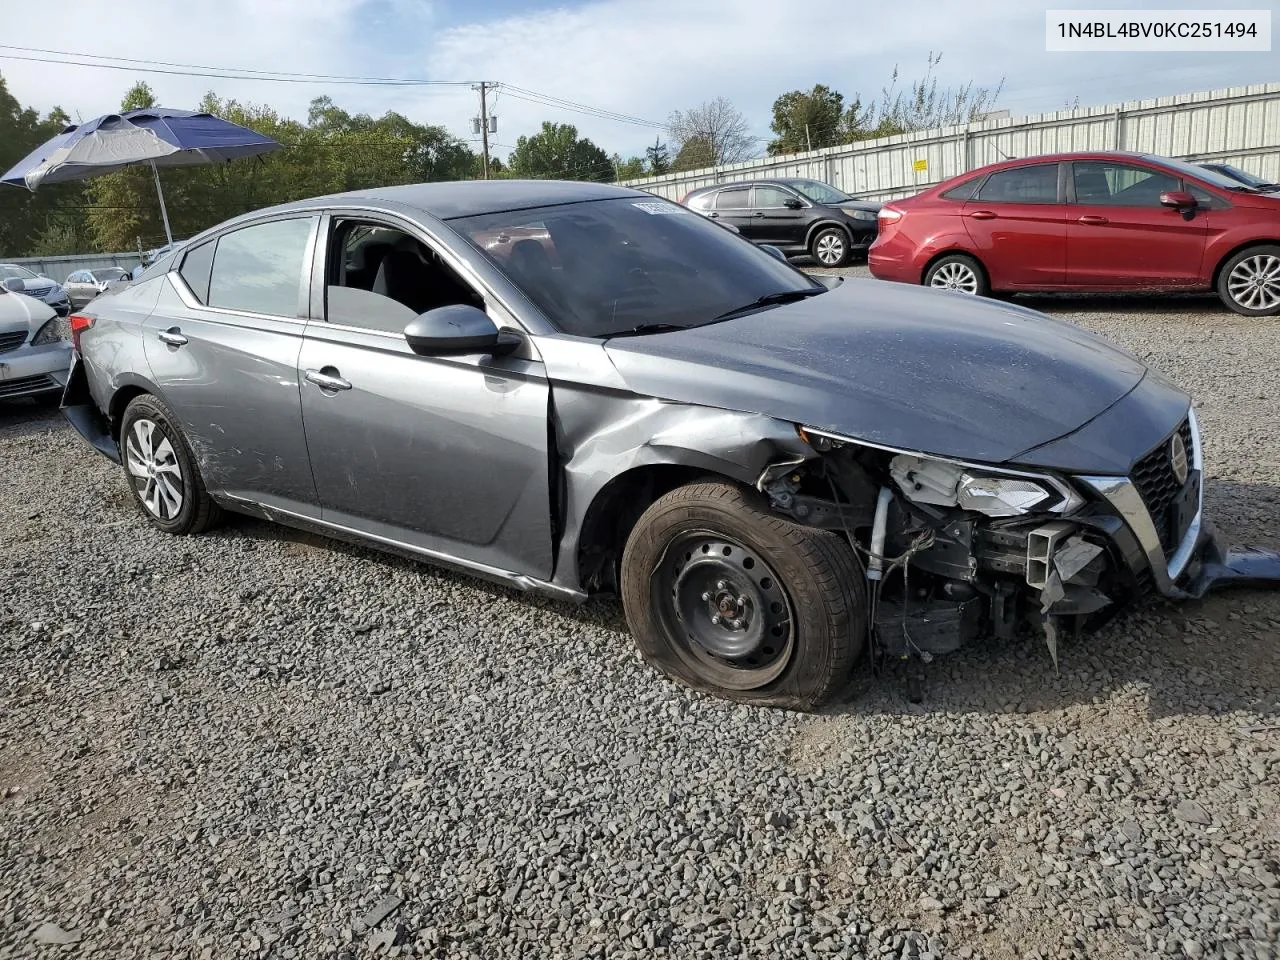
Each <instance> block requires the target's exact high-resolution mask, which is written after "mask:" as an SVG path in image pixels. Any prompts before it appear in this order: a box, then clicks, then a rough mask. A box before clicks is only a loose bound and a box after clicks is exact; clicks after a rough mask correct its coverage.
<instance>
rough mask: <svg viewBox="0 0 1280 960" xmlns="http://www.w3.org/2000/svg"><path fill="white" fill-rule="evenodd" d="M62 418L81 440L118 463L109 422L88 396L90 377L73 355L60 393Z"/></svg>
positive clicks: (117, 449) (118, 459)
mask: <svg viewBox="0 0 1280 960" xmlns="http://www.w3.org/2000/svg"><path fill="white" fill-rule="evenodd" d="M62 415H63V417H65V418H66V421H67V423H69V424H71V426H72V428H73V429H74V430H75V431H76V433H78V434H80V437H81V438H82V439H83V440H84V441H85V443H87V444H89V446H91V447H93V449H95V450H97V451H98V452H99V453H100V454H102V455H103V456H104V457H106V458H107V459H108V460H111V461H113V462H115V463H119V462H120V445H119V444H118V443H116V439H115V437H114V436H113V435H112V432H111V422H110V421H109V420H108V419H107V417H106V415H105V414H103V412H102V411H101V410H99V409H98V405H97V404H96V403H94V402H93V397H92V395H91V394H90V393H89V378H88V376H87V375H86V374H85V371H84V364H83V363H81V362H80V357H79V356H78V355H76V354H74V353H73V354H72V363H71V372H70V374H68V376H67V377H66V388H65V389H64V390H63V392H62Z"/></svg>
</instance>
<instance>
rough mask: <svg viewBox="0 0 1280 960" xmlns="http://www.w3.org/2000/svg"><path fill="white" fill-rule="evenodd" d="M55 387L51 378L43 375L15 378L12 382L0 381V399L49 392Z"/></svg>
mask: <svg viewBox="0 0 1280 960" xmlns="http://www.w3.org/2000/svg"><path fill="white" fill-rule="evenodd" d="M57 385H58V384H57V383H56V382H55V381H54V379H53V377H50V376H48V375H47V374H43V373H42V374H40V376H38V377H15V378H14V379H12V380H0V397H17V396H21V395H22V394H24V393H35V392H37V391H39V390H51V389H53V388H54V387H56V386H57Z"/></svg>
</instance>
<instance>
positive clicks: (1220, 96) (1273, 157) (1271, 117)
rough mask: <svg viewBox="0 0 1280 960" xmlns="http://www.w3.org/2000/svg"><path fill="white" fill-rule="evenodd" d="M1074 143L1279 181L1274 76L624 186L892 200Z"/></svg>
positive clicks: (1279, 90) (1278, 97)
mask: <svg viewBox="0 0 1280 960" xmlns="http://www.w3.org/2000/svg"><path fill="white" fill-rule="evenodd" d="M1078 150H1129V151H1136V152H1141V153H1157V154H1162V155H1164V156H1168V157H1176V158H1179V159H1188V160H1214V161H1219V162H1226V163H1231V164H1234V165H1236V166H1240V167H1243V168H1244V169H1246V170H1249V171H1251V172H1253V173H1255V174H1257V175H1258V176H1261V177H1266V178H1267V179H1268V180H1272V181H1280V83H1267V84H1257V85H1254V86H1248V87H1231V88H1229V89H1225V90H1211V91H1206V92H1203V93H1188V94H1181V95H1178V96H1174V97H1160V98H1159V99H1156V100H1133V101H1130V102H1128V103H1120V104H1113V105H1110V106H1105V107H1081V108H1078V109H1075V110H1059V111H1056V112H1054V113H1041V114H1036V115H1033V116H1026V117H1014V118H1000V119H991V120H984V121H980V122H976V123H971V124H968V125H966V126H957V127H944V128H942V129H939V130H926V131H920V132H918V133H909V134H903V135H901V136H896V137H881V138H879V139H876V140H863V141H860V142H858V143H854V144H845V145H842V146H838V147H826V148H824V149H821V150H812V151H808V152H805V153H794V154H787V155H784V156H777V157H762V158H760V159H758V160H748V161H745V162H743V163H734V164H726V165H724V166H720V167H712V168H707V169H703V170H691V171H688V172H685V173H675V174H666V175H663V176H659V177H645V178H642V179H639V180H628V181H626V184H625V185H626V186H630V187H636V188H638V189H640V190H646V191H648V192H650V193H655V194H657V195H659V196H662V197H666V198H668V199H671V200H679V199H680V198H681V197H683V196H684V194H686V193H687V192H688V191H690V190H693V189H696V188H697V187H704V186H709V185H711V184H714V183H724V182H730V181H733V180H751V179H756V178H759V177H811V178H813V179H815V180H823V181H826V182H827V183H830V184H833V185H835V186H837V187H839V188H840V189H842V190H844V191H845V192H846V193H851V194H854V195H855V196H859V197H867V198H871V199H877V200H892V199H894V198H897V197H905V196H910V195H911V194H913V193H916V192H918V191H920V190H923V189H925V188H926V187H931V186H933V185H934V184H936V183H940V182H942V181H943V180H946V179H948V178H950V177H954V176H956V175H958V174H961V173H964V172H965V171H967V170H972V169H974V168H975V167H981V166H985V165H986V164H988V163H995V162H996V161H998V160H1004V159H1009V158H1012V157H1030V156H1035V155H1037V154H1042V153H1058V152H1070V151H1078Z"/></svg>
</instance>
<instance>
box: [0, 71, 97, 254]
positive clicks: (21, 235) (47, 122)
mask: <svg viewBox="0 0 1280 960" xmlns="http://www.w3.org/2000/svg"><path fill="white" fill-rule="evenodd" d="M69 122H70V118H69V117H68V116H67V115H66V113H64V112H63V111H62V110H61V109H60V108H57V107H55V108H54V109H53V110H51V111H50V112H49V114H48V115H47V116H45V117H43V118H42V117H41V116H40V114H39V113H37V112H36V111H35V110H33V109H31V108H30V107H23V106H22V104H20V103H18V101H17V98H16V97H14V96H13V95H12V94H11V93H9V90H8V87H7V86H6V85H5V82H4V77H3V76H0V172H3V171H5V170H8V169H9V168H10V167H12V166H13V165H14V164H15V163H17V162H18V161H19V160H21V159H22V158H23V157H25V156H26V155H27V154H29V153H30V152H31V151H32V150H34V149H36V147H38V146H39V145H40V144H42V143H43V142H44V141H46V140H48V139H49V138H50V137H52V136H54V135H55V134H57V133H59V132H61V131H62V129H63V128H64V127H66V125H67V124H68V123H69ZM82 194H83V187H82V185H81V184H79V183H59V184H50V185H46V186H44V187H42V188H41V189H40V190H39V191H37V192H36V193H31V192H29V191H27V190H25V189H22V188H19V187H8V186H0V256H5V257H20V256H23V255H24V254H26V253H28V252H29V251H30V249H31V245H32V244H33V243H34V242H35V241H36V238H37V236H39V235H40V234H41V233H42V232H44V231H45V230H46V229H47V227H48V225H49V219H50V217H56V216H59V211H60V210H70V209H73V208H77V209H78V208H79V207H80V205H81V196H82Z"/></svg>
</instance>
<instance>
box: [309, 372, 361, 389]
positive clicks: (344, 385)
mask: <svg viewBox="0 0 1280 960" xmlns="http://www.w3.org/2000/svg"><path fill="white" fill-rule="evenodd" d="M325 371H332V372H330V373H326V372H325ZM307 382H308V383H314V384H315V385H316V386H317V387H319V388H320V389H321V390H350V389H351V381H350V380H343V379H342V378H341V377H340V376H338V371H337V370H334V369H333V367H323V368H322V369H320V370H308V371H307Z"/></svg>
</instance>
